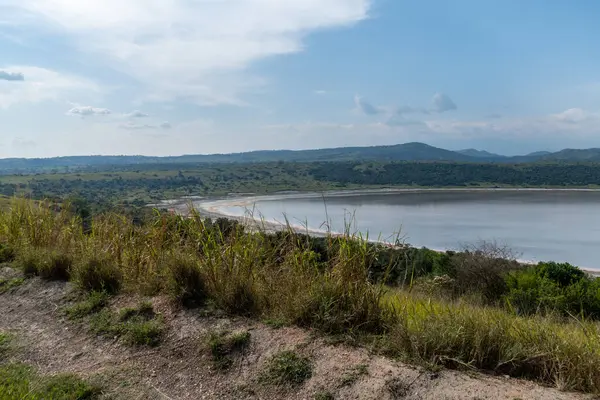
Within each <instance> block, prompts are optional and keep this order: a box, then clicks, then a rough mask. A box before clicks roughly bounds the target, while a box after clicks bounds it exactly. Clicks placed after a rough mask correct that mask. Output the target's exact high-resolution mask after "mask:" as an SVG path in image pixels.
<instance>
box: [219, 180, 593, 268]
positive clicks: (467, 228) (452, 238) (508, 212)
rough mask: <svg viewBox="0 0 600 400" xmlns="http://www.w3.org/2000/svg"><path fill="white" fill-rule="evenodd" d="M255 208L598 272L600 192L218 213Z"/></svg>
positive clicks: (361, 198)
mask: <svg viewBox="0 0 600 400" xmlns="http://www.w3.org/2000/svg"><path fill="white" fill-rule="evenodd" d="M244 207H246V208H253V207H254V208H255V209H256V210H257V211H259V212H260V214H261V215H263V216H264V218H266V219H268V220H278V221H282V220H283V219H284V218H283V216H284V214H285V215H286V216H287V217H288V219H289V220H290V221H291V222H292V223H294V224H296V225H299V224H301V225H304V224H307V225H308V227H309V228H312V229H320V228H323V223H324V222H326V221H329V223H330V225H331V228H332V230H334V231H338V232H340V231H343V230H344V225H345V222H346V223H347V222H348V221H349V220H352V227H353V230H359V231H360V232H363V233H368V234H369V238H371V239H377V238H383V239H389V238H393V237H395V235H396V234H398V233H399V232H401V235H402V237H404V238H405V240H406V241H407V242H408V243H410V244H413V245H416V246H427V247H430V248H434V249H460V248H461V247H462V246H463V245H464V244H467V243H474V242H477V241H481V240H495V241H497V242H499V243H502V244H507V245H509V246H511V247H512V248H513V249H514V250H515V251H516V252H517V253H519V254H521V258H523V259H527V260H535V261H539V260H555V261H567V262H570V263H573V264H576V265H580V266H583V267H588V268H600V261H598V260H597V254H598V250H599V248H600V192H598V191H518V190H501V191H419V192H391V193H368V194H365V193H362V194H359V195H358V194H356V195H348V194H345V195H340V194H338V195H328V196H326V197H324V198H323V197H319V196H312V197H307V196H301V197H294V196H287V197H286V196H281V197H269V198H256V199H254V200H252V201H251V202H248V203H246V204H244V205H243V206H240V205H239V204H238V205H231V204H229V205H227V204H223V207H220V210H221V211H223V212H226V213H229V214H234V215H241V214H243V213H244Z"/></svg>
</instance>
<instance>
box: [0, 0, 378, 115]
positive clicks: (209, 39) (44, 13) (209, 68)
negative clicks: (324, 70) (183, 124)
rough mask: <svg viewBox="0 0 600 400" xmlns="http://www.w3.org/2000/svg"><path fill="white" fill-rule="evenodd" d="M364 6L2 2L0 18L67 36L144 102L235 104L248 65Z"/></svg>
mask: <svg viewBox="0 0 600 400" xmlns="http://www.w3.org/2000/svg"><path fill="white" fill-rule="evenodd" d="M371 2H372V0H285V1H282V0H222V1H189V0H172V1H159V0H127V1H125V2H124V1H122V0H102V1H101V0H87V1H79V0H18V1H17V0H3V4H6V5H7V6H8V7H7V8H5V9H4V10H5V12H4V14H5V15H3V20H4V21H7V22H8V23H11V24H13V25H18V26H20V27H22V28H33V29H36V31H37V32H42V34H43V33H45V32H44V31H46V32H49V33H51V34H59V35H63V36H66V37H68V38H70V40H71V41H72V42H73V43H74V44H75V46H77V48H78V49H79V51H81V52H83V53H87V54H88V55H90V56H92V57H96V58H97V61H98V64H99V65H102V66H104V67H106V66H109V67H112V68H114V69H116V70H118V71H121V72H124V73H126V74H128V75H130V76H131V77H133V78H135V79H136V80H138V81H139V82H141V83H142V84H145V86H146V93H145V95H146V98H150V99H157V100H168V99H174V98H184V99H188V100H192V101H195V102H197V103H201V104H215V103H240V102H241V100H240V95H241V94H242V93H243V92H244V91H246V90H248V89H249V88H252V87H254V86H255V85H256V84H260V83H261V80H260V79H255V78H252V77H251V76H248V75H249V74H248V73H247V72H244V71H246V70H247V68H248V66H249V65H251V64H252V63H253V62H255V61H258V60H262V59H265V58H268V57H272V56H276V55H283V54H290V53H295V52H298V51H301V50H302V49H303V38H304V37H305V36H306V35H308V34H310V33H311V32H314V31H318V30H322V29H328V28H336V27H343V26H348V25H351V24H353V23H356V22H358V21H361V20H363V19H365V18H367V17H368V12H369V9H370V6H371Z"/></svg>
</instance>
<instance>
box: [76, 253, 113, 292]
mask: <svg viewBox="0 0 600 400" xmlns="http://www.w3.org/2000/svg"><path fill="white" fill-rule="evenodd" d="M73 275H74V279H75V281H76V282H77V283H78V284H79V285H80V286H81V287H82V288H83V289H84V290H87V291H90V292H107V293H117V292H118V291H119V289H120V288H121V281H122V276H121V270H120V269H119V267H118V266H116V265H115V264H114V263H113V262H112V261H111V260H110V259H108V258H97V257H92V258H88V259H86V260H84V261H83V262H82V263H81V264H79V265H76V267H75V269H74V274H73Z"/></svg>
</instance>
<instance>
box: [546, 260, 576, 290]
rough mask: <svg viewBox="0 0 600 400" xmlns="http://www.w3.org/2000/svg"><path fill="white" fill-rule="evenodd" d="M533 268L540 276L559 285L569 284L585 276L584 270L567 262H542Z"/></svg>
mask: <svg viewBox="0 0 600 400" xmlns="http://www.w3.org/2000/svg"><path fill="white" fill-rule="evenodd" d="M535 269H536V273H537V274H538V275H539V276H540V277H544V278H548V279H550V280H551V281H553V282H556V283H557V284H558V285H559V286H560V287H566V286H570V285H573V284H575V283H577V282H579V281H580V280H582V279H586V278H587V276H586V274H585V272H583V271H582V270H581V269H579V268H577V267H575V266H573V265H571V264H568V263H555V262H542V263H539V264H538V265H537V267H536V268H535Z"/></svg>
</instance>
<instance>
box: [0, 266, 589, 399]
mask: <svg viewBox="0 0 600 400" xmlns="http://www.w3.org/2000/svg"><path fill="white" fill-rule="evenodd" d="M15 274H16V273H15V272H14V271H13V270H11V269H9V268H4V269H1V270H0V277H7V276H9V275H10V276H14V275H15ZM74 293H75V290H74V289H73V288H72V287H71V286H70V285H69V284H66V283H62V282H43V281H41V280H39V279H37V278H36V279H31V280H28V281H27V282H26V283H25V284H24V285H22V286H20V287H18V288H14V289H11V290H10V291H8V292H6V293H4V294H2V295H0V330H2V331H7V332H10V333H12V334H14V336H15V338H16V341H17V350H16V351H15V352H14V354H13V355H12V356H11V357H13V358H15V360H16V361H20V362H24V363H27V364H31V365H33V366H35V367H36V368H37V369H38V370H39V371H40V372H41V373H43V374H56V373H64V372H69V373H75V374H78V375H80V376H82V377H84V378H87V379H89V380H90V381H92V382H94V383H96V384H99V385H101V386H102V388H103V394H102V398H103V399H161V400H165V399H167V400H169V399H173V400H174V399H265V400H266V399H314V398H315V395H316V394H317V393H327V392H328V393H331V394H333V395H334V398H335V399H436V400H438V399H509V400H516V399H523V400H524V399H557V400H560V399H591V398H594V397H593V396H589V395H583V394H579V393H566V392H561V391H559V390H557V389H556V388H548V387H543V386H539V385H536V384H534V383H532V382H528V381H522V380H517V379H510V378H506V377H493V376H488V375H484V374H480V373H465V372H459V371H441V372H431V371H428V370H425V369H421V368H418V367H413V366H408V365H405V364H402V363H399V362H396V361H394V360H390V359H387V358H384V357H381V356H377V355H373V354H370V353H369V351H368V350H367V349H362V348H354V347H349V346H346V345H333V344H330V343H328V340H327V339H326V338H323V337H319V336H318V335H316V334H314V333H313V332H310V331H306V330H302V329H298V328H289V327H287V328H280V329H276V328H272V327H269V326H267V325H265V324H262V323H260V322H257V321H253V320H248V319H244V318H232V317H228V316H226V315H222V314H219V313H218V312H215V311H210V310H206V309H201V310H187V309H178V308H176V307H174V306H173V305H172V304H171V303H170V302H169V301H168V300H167V299H165V298H163V297H155V298H152V299H142V298H139V297H133V296H129V295H122V296H118V297H116V298H114V299H113V300H112V301H111V307H114V308H121V307H125V306H130V305H134V304H137V303H139V302H140V301H141V300H151V301H152V302H153V304H154V308H155V310H157V312H159V313H160V314H161V315H162V316H163V318H164V320H165V323H166V325H167V333H166V337H165V338H164V341H163V343H162V344H161V345H160V346H158V347H156V348H148V347H130V346H126V345H124V344H122V343H121V342H120V341H119V340H118V339H116V338H114V339H111V338H105V337H98V336H96V335H94V334H92V333H91V332H90V331H89V330H88V328H87V325H86V324H85V323H81V322H73V321H70V320H67V319H66V317H65V315H64V311H63V310H64V307H66V306H68V305H69V304H71V303H72V302H73V299H74ZM218 330H227V331H232V332H233V331H240V330H248V331H250V333H251V343H250V346H249V348H248V349H247V350H245V351H244V352H243V353H242V354H239V355H237V356H236V358H235V361H234V365H233V366H232V367H231V368H230V369H229V370H228V371H225V372H223V371H221V370H218V369H216V368H215V367H214V366H213V363H212V362H211V358H210V354H209V352H208V351H207V349H206V345H205V344H204V343H205V342H204V338H205V336H206V335H207V333H208V332H211V331H218ZM281 350H294V351H296V352H298V353H300V354H302V355H304V356H307V357H309V358H310V359H311V360H312V361H313V363H314V371H313V374H312V378H310V379H309V380H308V381H307V382H305V383H304V384H303V385H301V386H299V387H295V388H293V387H285V388H283V387H273V386H269V385H267V384H265V383H263V382H261V381H260V380H259V376H260V375H261V372H262V371H263V370H264V366H265V362H266V361H267V360H268V359H269V357H270V356H272V355H273V354H274V353H276V352H278V351H281ZM356 371H361V372H360V373H357V372H356ZM349 377H352V378H349Z"/></svg>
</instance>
